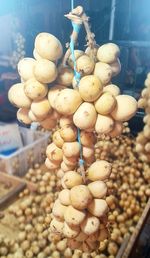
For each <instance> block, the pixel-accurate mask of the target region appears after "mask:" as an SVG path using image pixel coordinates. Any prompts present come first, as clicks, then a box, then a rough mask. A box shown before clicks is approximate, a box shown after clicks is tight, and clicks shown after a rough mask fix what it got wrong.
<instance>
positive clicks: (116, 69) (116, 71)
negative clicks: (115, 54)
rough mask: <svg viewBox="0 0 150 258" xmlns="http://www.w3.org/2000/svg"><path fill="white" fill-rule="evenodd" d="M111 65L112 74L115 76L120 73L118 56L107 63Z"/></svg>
mask: <svg viewBox="0 0 150 258" xmlns="http://www.w3.org/2000/svg"><path fill="white" fill-rule="evenodd" d="M109 65H110V66H111V69H112V72H113V75H112V76H116V75H118V74H119V73H120V71H121V64H120V61H119V58H117V60H116V61H115V62H113V63H111V64H109Z"/></svg>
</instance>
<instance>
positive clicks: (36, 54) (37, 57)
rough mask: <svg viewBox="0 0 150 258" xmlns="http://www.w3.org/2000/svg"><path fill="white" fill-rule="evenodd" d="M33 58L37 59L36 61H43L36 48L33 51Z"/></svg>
mask: <svg viewBox="0 0 150 258" xmlns="http://www.w3.org/2000/svg"><path fill="white" fill-rule="evenodd" d="M33 57H34V58H35V59H36V60H39V59H43V58H42V57H41V56H40V55H39V54H38V53H37V51H36V49H35V48H34V49H33Z"/></svg>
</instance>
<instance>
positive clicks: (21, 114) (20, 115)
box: [17, 108, 32, 125]
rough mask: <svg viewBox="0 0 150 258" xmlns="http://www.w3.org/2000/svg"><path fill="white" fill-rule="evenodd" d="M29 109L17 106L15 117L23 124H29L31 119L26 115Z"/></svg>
mask: <svg viewBox="0 0 150 258" xmlns="http://www.w3.org/2000/svg"><path fill="white" fill-rule="evenodd" d="M28 113H29V109H27V108H19V109H18V111H17V119H18V120H19V121H20V122H21V123H23V124H27V125H29V124H31V122H32V120H31V119H30V118H29V116H28Z"/></svg>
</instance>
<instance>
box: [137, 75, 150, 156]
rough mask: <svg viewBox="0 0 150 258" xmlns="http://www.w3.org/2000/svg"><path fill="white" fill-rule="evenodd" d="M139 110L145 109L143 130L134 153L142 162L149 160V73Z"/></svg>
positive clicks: (138, 137) (139, 102)
mask: <svg viewBox="0 0 150 258" xmlns="http://www.w3.org/2000/svg"><path fill="white" fill-rule="evenodd" d="M138 106H139V108H144V109H145V113H146V114H145V116H144V119H143V121H144V123H145V126H144V129H143V131H142V132H140V133H139V134H138V136H137V138H136V142H137V144H136V151H137V152H139V153H140V154H141V155H140V159H142V160H143V161H149V160H150V73H148V75H147V78H146V80H145V88H144V89H143V90H142V93H141V98H140V99H139V101H138Z"/></svg>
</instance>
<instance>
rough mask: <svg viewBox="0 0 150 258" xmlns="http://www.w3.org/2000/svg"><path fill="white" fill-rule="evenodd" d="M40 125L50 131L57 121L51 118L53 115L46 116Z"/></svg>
mask: <svg viewBox="0 0 150 258" xmlns="http://www.w3.org/2000/svg"><path fill="white" fill-rule="evenodd" d="M40 125H41V126H42V127H43V128H44V129H46V130H51V129H53V128H55V126H56V125H57V120H56V119H54V118H53V113H52V114H48V115H47V116H46V118H45V119H44V120H42V121H41V122H40Z"/></svg>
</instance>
